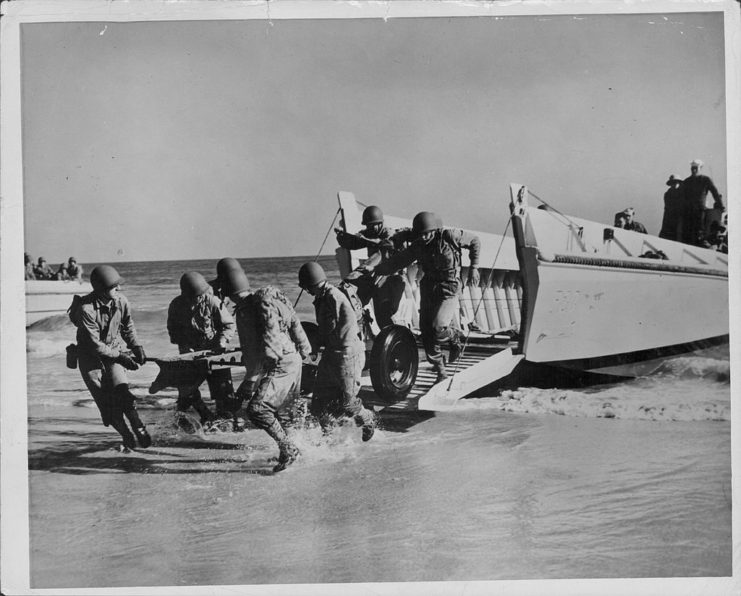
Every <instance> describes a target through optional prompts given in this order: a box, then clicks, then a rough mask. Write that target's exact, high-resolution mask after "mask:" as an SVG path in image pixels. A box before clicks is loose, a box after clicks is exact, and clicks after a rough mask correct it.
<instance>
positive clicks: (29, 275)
mask: <svg viewBox="0 0 741 596" xmlns="http://www.w3.org/2000/svg"><path fill="white" fill-rule="evenodd" d="M23 264H24V267H25V269H26V273H25V278H26V279H48V280H57V281H82V272H83V270H82V265H80V264H78V262H77V259H75V257H70V258H69V259H68V260H67V262H65V263H62V264H61V265H59V268H58V269H57V270H56V272H55V271H54V269H52V268H51V266H49V264H48V263H47V262H46V259H45V258H44V257H39V260H38V262H37V263H36V264H34V262H33V257H32V256H31V255H29V254H28V253H24V254H23Z"/></svg>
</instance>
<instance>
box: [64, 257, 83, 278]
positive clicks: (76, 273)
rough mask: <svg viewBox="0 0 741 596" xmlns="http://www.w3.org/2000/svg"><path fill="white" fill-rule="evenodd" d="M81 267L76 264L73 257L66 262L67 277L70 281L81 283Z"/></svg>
mask: <svg viewBox="0 0 741 596" xmlns="http://www.w3.org/2000/svg"><path fill="white" fill-rule="evenodd" d="M82 273H83V269H82V265H80V264H79V263H78V262H77V259H76V258H75V257H70V258H69V259H68V260H67V275H68V276H69V279H70V281H77V282H81V281H82Z"/></svg>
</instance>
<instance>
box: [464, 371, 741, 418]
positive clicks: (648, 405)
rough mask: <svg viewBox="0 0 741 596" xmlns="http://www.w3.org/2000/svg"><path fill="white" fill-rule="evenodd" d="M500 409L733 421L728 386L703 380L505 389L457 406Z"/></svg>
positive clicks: (585, 414)
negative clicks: (583, 386) (583, 387)
mask: <svg viewBox="0 0 741 596" xmlns="http://www.w3.org/2000/svg"><path fill="white" fill-rule="evenodd" d="M459 408H460V409H463V410H466V409H497V410H500V411H502V412H512V413H520V414H555V415H559V416H574V417H582V418H616V419H623V420H651V421H701V420H705V421H729V420H730V419H731V404H730V394H729V391H728V387H727V386H726V385H724V384H714V385H712V384H709V383H707V382H706V381H704V380H697V379H695V380H692V381H689V382H687V381H676V382H671V381H670V382H667V381H666V380H663V381H661V380H658V379H657V380H656V382H644V383H640V382H627V383H623V384H618V385H610V386H602V387H600V388H590V389H587V390H580V389H538V388H533V387H523V388H519V389H516V390H504V391H502V392H501V393H500V394H499V395H498V396H496V397H487V398H475V399H465V400H462V401H461V402H459V404H458V405H457V406H456V409H459Z"/></svg>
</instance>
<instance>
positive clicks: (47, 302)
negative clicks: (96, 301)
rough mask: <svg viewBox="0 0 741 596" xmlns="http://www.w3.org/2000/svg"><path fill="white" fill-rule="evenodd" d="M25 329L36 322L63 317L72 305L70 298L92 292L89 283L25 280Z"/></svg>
mask: <svg viewBox="0 0 741 596" xmlns="http://www.w3.org/2000/svg"><path fill="white" fill-rule="evenodd" d="M25 284H26V327H28V326H30V325H33V324H34V323H36V322H37V321H41V320H42V319H46V318H48V317H53V316H56V315H63V314H64V313H66V312H67V309H68V308H69V306H70V304H72V296H74V295H78V296H84V295H85V294H89V293H90V292H92V291H93V286H91V285H90V282H87V281H83V282H78V281H55V280H45V279H30V280H26V282H25Z"/></svg>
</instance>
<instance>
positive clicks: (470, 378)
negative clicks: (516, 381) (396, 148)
mask: <svg viewBox="0 0 741 596" xmlns="http://www.w3.org/2000/svg"><path fill="white" fill-rule="evenodd" d="M338 201H339V205H340V208H339V212H340V214H341V220H340V226H341V227H342V229H343V230H344V231H345V232H349V233H357V232H358V231H359V230H360V228H361V215H362V211H363V208H364V207H365V205H362V204H361V203H359V202H358V201H356V199H355V197H354V195H353V194H352V193H349V192H340V193H338ZM384 223H385V224H386V225H387V226H390V227H392V228H395V229H400V228H408V227H411V221H410V220H406V219H402V218H398V217H389V216H385V217H384ZM475 233H476V234H477V235H478V236H479V239H480V240H481V254H480V262H479V265H480V266H481V267H480V273H481V283H480V284H479V285H477V286H466V287H464V289H463V293H462V296H461V308H460V313H459V314H458V317H457V319H456V324H457V325H458V326H459V327H460V328H461V329H463V330H464V332H465V334H466V338H467V340H466V344H465V349H464V351H463V353H462V355H461V357H460V358H459V360H458V361H456V362H455V363H452V364H448V366H447V371H448V374H449V377H448V378H447V379H445V380H444V381H442V382H440V383H437V384H436V383H435V380H436V374H435V373H434V372H433V371H432V367H431V365H430V364H428V363H427V361H426V360H425V357H424V352H423V351H420V350H419V348H420V346H419V331H418V325H419V315H418V312H419V301H420V297H419V288H418V280H419V278H418V271H417V267H416V264H415V265H412V266H410V267H409V268H408V269H407V271H406V276H405V282H406V292H405V298H404V299H403V300H402V305H401V306H400V308H399V311H398V312H397V314H396V315H395V316H394V321H395V322H396V323H397V324H398V325H397V326H401V327H404V328H407V329H409V330H411V331H413V333H414V335H412V333H410V332H409V331H407V332H406V333H407V335H408V336H409V338H407V339H405V338H404V337H403V336H404V333H400V334H399V338H398V341H397V342H396V343H394V342H393V341H392V342H387V343H389V345H388V349H387V350H386V353H384V354H381V355H379V353H378V349H377V348H378V347H379V346H377V345H376V343H378V340H379V337H383V332H381V330H379V329H377V328H376V329H373V331H374V332H376V333H378V332H381V335H380V336H377V337H376V340H375V342H374V350H373V352H372V355H371V362H370V367H371V377H372V378H373V377H375V378H373V387H374V390H375V395H372V396H368V397H366V401H367V402H368V403H369V405H373V406H376V407H379V406H380V407H381V408H383V409H384V410H385V411H409V410H429V411H439V410H448V409H450V408H452V407H453V406H454V404H455V403H456V402H457V401H458V400H460V399H461V398H463V397H466V396H467V395H470V394H471V393H473V392H475V391H477V390H478V389H481V388H482V387H485V386H487V385H489V384H491V383H493V382H494V381H496V380H498V379H501V378H502V377H505V376H507V375H508V374H510V373H511V372H512V371H513V370H514V368H515V367H516V366H517V364H518V363H519V362H520V361H521V360H522V356H521V355H519V354H517V353H516V352H517V351H518V342H517V341H515V340H514V339H513V337H516V336H517V333H518V331H519V326H520V320H521V311H522V284H521V281H520V270H519V263H518V261H517V255H516V253H515V246H514V241H513V239H512V238H507V237H502V236H499V235H496V234H488V233H481V232H475ZM336 255H337V262H338V264H339V266H340V274H341V276H342V277H343V279H344V278H345V277H346V276H347V275H348V274H349V273H350V272H351V271H353V270H354V269H355V268H356V267H358V266H359V265H360V263H361V258H359V257H365V256H367V255H366V254H365V251H364V250H358V251H352V252H351V251H349V250H346V249H343V248H338V249H337V251H336ZM487 265H489V268H488V269H487V268H486V267H487ZM466 274H467V272H466V268H464V272H463V276H464V279H465V276H466ZM368 306H369V307H371V304H369V305H368ZM386 330H388V328H386ZM386 330H384V331H386ZM412 337H416V347H413V343H414V341H415V340H414V339H411V338H412ZM403 342H406V344H407V345H406V347H402V349H398V346H399V344H400V343H403ZM410 343H411V344H412V346H410ZM395 350H396V352H398V353H396V352H395ZM410 352H413V353H414V359H416V360H417V362H415V363H413V365H412V363H410V362H400V361H401V360H404V359H405V358H406V359H407V360H409V359H410V357H409V353H410ZM402 353H403V354H402ZM400 354H401V355H400ZM379 357H380V358H384V359H385V362H383V363H382V365H381V368H383V369H384V373H385V376H386V379H384V380H382V381H380V382H379V373H378V367H379V363H378V359H379ZM374 370H375V371H376V372H375V374H374ZM381 376H383V375H381ZM394 377H397V378H394ZM410 384H411V387H410Z"/></svg>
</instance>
